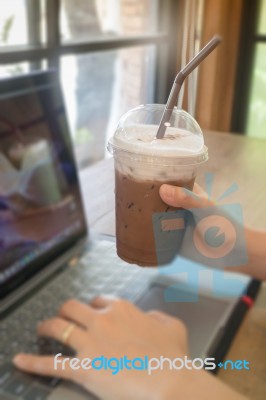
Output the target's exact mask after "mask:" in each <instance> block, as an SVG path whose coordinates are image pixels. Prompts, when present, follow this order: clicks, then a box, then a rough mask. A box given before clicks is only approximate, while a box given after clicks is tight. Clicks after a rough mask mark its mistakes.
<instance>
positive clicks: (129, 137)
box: [108, 104, 208, 164]
mask: <svg viewBox="0 0 266 400" xmlns="http://www.w3.org/2000/svg"><path fill="white" fill-rule="evenodd" d="M164 107H165V106H164V105H161V104H147V105H144V106H139V107H137V108H134V109H133V110H130V111H129V112H127V113H126V114H125V115H124V116H123V117H122V118H121V119H120V121H119V123H118V126H117V130H116V132H115V134H114V136H113V138H111V139H110V140H109V143H108V150H109V151H110V152H111V153H112V154H114V153H117V152H118V151H119V152H121V151H123V152H128V153H131V155H132V157H134V158H136V159H137V158H138V157H137V156H138V155H139V156H141V155H142V156H147V157H157V159H158V161H159V159H160V158H162V159H164V162H169V163H170V164H176V163H178V164H198V163H201V162H204V161H206V160H207V158H208V150H207V147H206V146H204V137H203V134H202V131H201V129H200V127H199V125H198V123H197V122H196V120H195V119H194V118H193V117H192V116H191V115H190V114H188V113H187V112H186V111H184V110H178V109H177V108H174V110H173V113H172V116H171V119H170V121H169V123H167V128H166V132H165V135H164V137H163V138H162V139H157V138H156V134H157V131H158V127H159V123H160V120H161V117H162V114H163V111H164ZM177 161H178V162H177Z"/></svg>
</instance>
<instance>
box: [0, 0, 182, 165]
mask: <svg viewBox="0 0 266 400" xmlns="http://www.w3.org/2000/svg"><path fill="white" fill-rule="evenodd" d="M174 3H176V2H175V1H170V0H169V1H168V0H164V1H162V0H90V1H88V0H75V1H73V0H61V1H60V0H12V1H10V2H7V1H6V0H0V10H1V13H0V78H1V77H5V76H7V75H12V74H18V73H23V72H28V71H30V70H34V69H40V68H47V67H56V68H58V69H59V71H60V78H61V83H62V88H63V92H64V95H65V102H66V107H67V111H68V116H69V122H70V128H71V134H72V138H73V142H74V145H75V151H76V155H77V160H78V164H79V166H80V168H82V167H85V166H87V165H89V164H91V163H93V162H95V161H97V160H99V159H101V158H103V157H105V155H106V152H105V147H106V141H107V139H108V137H109V136H110V135H111V134H112V133H113V131H114V129H115V126H116V124H117V121H118V119H119V117H120V116H121V115H122V114H123V113H124V112H125V111H127V110H128V109H129V108H132V107H135V106H137V105H139V104H143V103H147V102H162V101H165V96H166V93H167V90H166V86H167V85H168V84H169V79H170V80H172V78H173V76H168V77H167V78H168V79H166V76H167V73H166V72H167V69H168V64H169V63H168V61H167V60H168V55H169V57H170V55H171V58H172V59H174V57H175V54H173V48H172V47H171V41H170V40H169V38H170V37H171V32H170V31H169V28H168V27H169V26H170V25H172V24H170V23H169V18H170V17H171V10H172V7H175V6H174ZM175 51H176V49H175ZM163 77H164V78H163ZM156 82H159V83H160V87H157V86H156ZM167 89H168V88H167Z"/></svg>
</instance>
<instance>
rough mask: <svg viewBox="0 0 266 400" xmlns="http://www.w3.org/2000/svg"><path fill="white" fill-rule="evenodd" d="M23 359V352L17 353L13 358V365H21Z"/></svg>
mask: <svg viewBox="0 0 266 400" xmlns="http://www.w3.org/2000/svg"><path fill="white" fill-rule="evenodd" d="M23 361H24V357H23V354H17V355H16V356H15V357H14V358H13V363H14V364H15V365H17V366H18V367H20V366H22V365H23Z"/></svg>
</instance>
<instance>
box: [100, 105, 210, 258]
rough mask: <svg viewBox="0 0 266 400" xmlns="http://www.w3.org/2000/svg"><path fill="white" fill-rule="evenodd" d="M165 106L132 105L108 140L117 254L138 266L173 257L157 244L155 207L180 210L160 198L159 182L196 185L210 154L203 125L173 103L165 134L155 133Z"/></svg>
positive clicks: (162, 210) (164, 209)
mask: <svg viewBox="0 0 266 400" xmlns="http://www.w3.org/2000/svg"><path fill="white" fill-rule="evenodd" d="M164 108H165V106H164V105H161V104H148V105H144V106H139V107H137V108H134V109H133V110H130V111H129V112H127V113H126V114H125V115H124V116H123V117H122V118H121V119H120V121H119V123H118V126H117V129H116V132H115V134H114V136H113V137H112V138H111V139H110V140H109V142H108V146H107V148H108V150H109V151H110V152H111V153H112V154H113V156H114V166H115V200H116V247H117V254H118V256H119V257H120V258H121V259H123V260H125V261H127V262H129V263H134V264H138V265H140V266H157V265H158V264H160V265H161V264H162V263H163V264H166V263H168V262H170V261H171V259H170V258H169V257H170V255H171V254H172V252H171V251H169V247H168V246H167V245H166V246H165V248H160V249H158V248H156V241H155V237H154V236H155V235H154V227H153V215H154V213H162V212H165V213H167V212H169V211H173V210H176V209H175V208H173V207H169V206H168V205H167V204H165V203H164V202H163V201H162V200H161V198H160V195H159V188H160V186H161V185H162V184H163V183H169V184H172V185H177V186H181V187H184V188H187V189H191V190H192V188H193V185H194V182H195V178H196V175H197V170H198V167H199V166H200V164H202V163H203V162H205V161H206V160H207V159H208V149H207V147H206V146H205V145H204V138H203V134H202V131H201V129H200V127H199V125H198V124H197V122H196V121H195V119H194V118H193V117H192V116H191V115H189V114H188V113H187V112H185V111H183V110H177V108H174V110H173V113H172V116H171V119H170V121H169V123H168V124H167V129H166V132H165V135H164V137H163V138H162V139H156V133H157V131H158V126H159V123H160V120H161V118H162V115H163V112H164ZM158 251H160V257H159V256H158ZM158 259H160V262H158ZM162 260H163V261H162Z"/></svg>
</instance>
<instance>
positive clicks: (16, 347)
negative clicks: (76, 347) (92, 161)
mask: <svg viewBox="0 0 266 400" xmlns="http://www.w3.org/2000/svg"><path fill="white" fill-rule="evenodd" d="M152 275H154V271H151V270H150V269H146V268H145V269H143V268H139V267H137V266H135V265H129V264H127V263H125V262H123V261H122V260H120V259H119V258H118V257H117V255H116V249H115V244H114V243H113V242H108V241H97V242H94V243H92V244H90V245H89V248H88V250H87V251H85V252H84V253H83V255H82V256H81V257H80V259H79V260H78V261H77V262H76V264H75V266H72V267H68V268H66V269H65V270H63V272H62V273H60V274H58V275H57V276H56V277H55V278H54V279H53V280H52V281H51V282H50V283H49V284H47V285H46V286H44V287H43V288H42V289H41V290H40V291H39V292H38V293H37V294H35V295H34V296H33V297H31V298H30V299H29V300H28V301H27V302H25V303H23V305H22V306H21V307H19V308H17V309H16V310H15V311H14V312H13V313H12V314H11V315H10V316H9V317H7V318H6V319H4V320H2V321H1V329H0V399H2V398H3V399H7V400H8V399H23V400H45V399H46V398H47V397H48V396H49V394H50V393H51V391H52V390H53V389H54V388H55V387H56V386H57V385H58V383H59V379H57V378H43V377H37V376H33V375H30V374H25V373H22V372H20V371H18V370H17V369H16V368H15V367H13V365H12V363H11V361H12V358H13V357H14V355H15V354H17V353H18V352H26V353H27V352H28V353H35V354H56V353H59V352H60V353H63V354H65V355H73V354H74V353H73V351H72V350H71V349H70V348H67V347H66V346H63V345H61V344H60V343H58V342H57V341H55V340H52V339H47V338H40V337H39V338H38V337H37V335H36V326H37V324H38V323H39V322H40V321H41V320H45V319H47V318H51V317H53V316H54V315H56V314H57V311H58V309H59V307H60V305H61V304H62V303H64V302H65V301H66V300H68V299H69V298H76V299H79V300H81V301H83V302H86V303H89V302H90V300H91V299H92V298H93V297H95V296H97V295H98V294H113V295H118V296H120V297H123V298H128V299H129V300H130V301H133V302H134V301H135V300H136V299H137V298H138V296H139V295H140V294H141V293H142V292H143V290H145V287H147V286H148V285H149V281H150V278H151V276H152ZM4 396H5V397H4ZM89 398H91V397H89Z"/></svg>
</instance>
